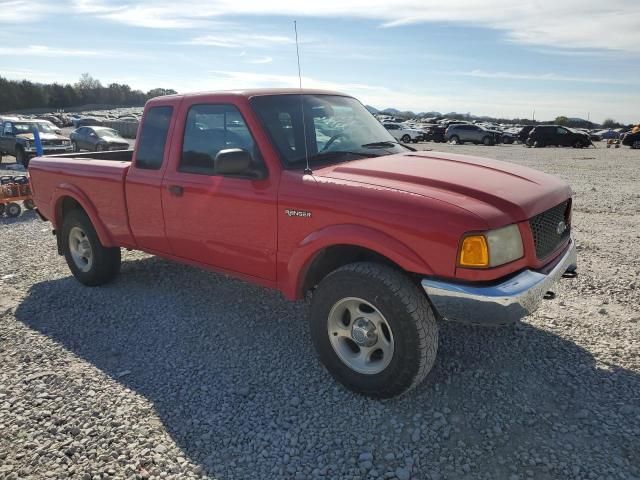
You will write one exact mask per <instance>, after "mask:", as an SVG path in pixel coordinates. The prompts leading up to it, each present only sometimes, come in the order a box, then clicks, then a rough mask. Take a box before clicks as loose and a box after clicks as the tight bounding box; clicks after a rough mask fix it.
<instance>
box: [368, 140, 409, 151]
mask: <svg viewBox="0 0 640 480" xmlns="http://www.w3.org/2000/svg"><path fill="white" fill-rule="evenodd" d="M396 145H400V146H401V147H404V148H406V149H407V150H409V151H410V152H415V151H416V149H415V148H413V147H410V146H409V145H405V144H404V143H400V142H392V141H391V140H384V141H382V142H372V143H365V144H364V145H362V148H384V147H394V146H396Z"/></svg>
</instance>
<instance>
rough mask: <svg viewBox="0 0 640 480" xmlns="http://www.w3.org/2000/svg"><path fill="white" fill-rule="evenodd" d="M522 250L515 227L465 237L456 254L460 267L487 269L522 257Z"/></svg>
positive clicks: (518, 231)
mask: <svg viewBox="0 0 640 480" xmlns="http://www.w3.org/2000/svg"><path fill="white" fill-rule="evenodd" d="M523 254H524V248H523V246H522V237H521V236H520V229H519V228H518V226H517V225H509V226H508V227H503V228H498V229H497V230H490V231H488V232H485V233H482V234H473V235H467V236H465V237H464V238H463V239H462V244H461V245H460V252H459V253H458V265H460V266H461V267H472V268H489V267H497V266H499V265H504V264H505V263H509V262H512V261H514V260H517V259H519V258H521V257H522V255H523Z"/></svg>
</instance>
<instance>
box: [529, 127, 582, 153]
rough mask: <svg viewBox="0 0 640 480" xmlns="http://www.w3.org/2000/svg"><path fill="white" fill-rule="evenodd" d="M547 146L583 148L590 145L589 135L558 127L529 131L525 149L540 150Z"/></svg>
mask: <svg viewBox="0 0 640 480" xmlns="http://www.w3.org/2000/svg"><path fill="white" fill-rule="evenodd" d="M547 145H555V146H556V147H573V148H584V147H588V146H590V145H592V143H591V138H589V134H587V133H585V132H579V131H577V130H572V129H571V128H567V127H562V126H560V125H540V126H537V127H536V128H534V129H533V130H531V132H530V133H529V138H527V147H536V148H540V147H546V146H547Z"/></svg>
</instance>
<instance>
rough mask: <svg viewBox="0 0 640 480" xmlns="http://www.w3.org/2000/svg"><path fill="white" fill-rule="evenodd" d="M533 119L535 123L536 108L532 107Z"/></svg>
mask: <svg viewBox="0 0 640 480" xmlns="http://www.w3.org/2000/svg"><path fill="white" fill-rule="evenodd" d="M531 120H533V123H536V109H535V108H534V109H533V118H532V119H531Z"/></svg>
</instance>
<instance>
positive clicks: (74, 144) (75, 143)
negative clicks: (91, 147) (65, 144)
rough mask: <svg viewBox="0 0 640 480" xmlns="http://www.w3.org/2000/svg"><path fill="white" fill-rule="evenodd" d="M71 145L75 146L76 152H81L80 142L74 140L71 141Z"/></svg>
mask: <svg viewBox="0 0 640 480" xmlns="http://www.w3.org/2000/svg"><path fill="white" fill-rule="evenodd" d="M71 147H72V148H73V151H74V152H79V151H80V148H78V142H76V141H72V142H71Z"/></svg>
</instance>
